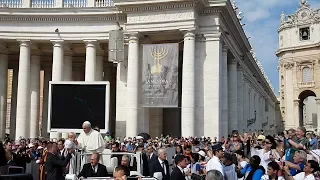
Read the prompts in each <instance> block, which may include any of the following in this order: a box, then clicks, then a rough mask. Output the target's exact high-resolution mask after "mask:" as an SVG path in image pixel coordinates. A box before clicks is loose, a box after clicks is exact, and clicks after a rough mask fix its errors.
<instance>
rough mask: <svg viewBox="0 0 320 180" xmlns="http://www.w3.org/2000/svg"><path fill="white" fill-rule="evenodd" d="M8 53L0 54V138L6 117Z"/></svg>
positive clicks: (0, 137) (3, 132)
mask: <svg viewBox="0 0 320 180" xmlns="http://www.w3.org/2000/svg"><path fill="white" fill-rule="evenodd" d="M7 89H8V55H7V54H0V139H4V138H5V132H6V117H7Z"/></svg>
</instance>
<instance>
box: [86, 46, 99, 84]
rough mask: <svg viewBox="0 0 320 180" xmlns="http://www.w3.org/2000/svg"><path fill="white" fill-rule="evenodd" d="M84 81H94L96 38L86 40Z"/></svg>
mask: <svg viewBox="0 0 320 180" xmlns="http://www.w3.org/2000/svg"><path fill="white" fill-rule="evenodd" d="M84 42H85V44H86V77H85V80H86V81H95V71H96V58H97V53H96V43H97V41H96V40H86V41H84Z"/></svg>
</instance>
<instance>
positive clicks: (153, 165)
mask: <svg viewBox="0 0 320 180" xmlns="http://www.w3.org/2000/svg"><path fill="white" fill-rule="evenodd" d="M166 159H167V153H166V149H165V148H160V149H159V150H158V159H156V160H154V161H151V162H150V164H149V173H150V176H152V177H153V175H154V173H156V172H161V173H162V179H163V180H169V179H170V171H169V163H168V161H167V160H166Z"/></svg>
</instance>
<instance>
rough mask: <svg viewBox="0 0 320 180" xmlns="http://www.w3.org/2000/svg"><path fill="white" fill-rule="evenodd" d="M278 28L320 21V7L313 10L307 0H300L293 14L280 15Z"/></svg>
mask: <svg viewBox="0 0 320 180" xmlns="http://www.w3.org/2000/svg"><path fill="white" fill-rule="evenodd" d="M280 22H281V25H280V30H281V29H282V28H286V27H293V26H297V25H303V24H309V23H317V22H320V9H317V10H313V9H312V8H310V5H309V4H308V2H307V1H304V0H302V1H301V2H300V5H299V8H298V10H297V11H296V13H295V14H292V15H288V16H285V14H284V13H282V14H281V15H280Z"/></svg>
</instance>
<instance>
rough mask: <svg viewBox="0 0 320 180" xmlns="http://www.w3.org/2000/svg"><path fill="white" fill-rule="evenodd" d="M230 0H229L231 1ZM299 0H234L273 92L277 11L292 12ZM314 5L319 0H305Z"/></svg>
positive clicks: (316, 5)
mask: <svg viewBox="0 0 320 180" xmlns="http://www.w3.org/2000/svg"><path fill="white" fill-rule="evenodd" d="M232 1H233V0H231V2H232ZM300 1H301V0H236V5H237V6H238V7H239V10H238V11H241V12H242V13H243V16H244V19H243V20H242V23H245V24H246V25H245V26H244V30H245V32H246V34H247V36H248V37H251V38H250V43H251V45H252V47H253V49H254V50H255V52H256V55H257V58H258V60H259V61H260V62H261V64H262V66H263V68H264V70H265V72H266V74H267V76H268V77H269V79H270V81H271V83H272V86H273V88H274V89H275V92H276V95H278V90H279V78H278V70H277V66H278V58H277V56H276V55H275V52H276V51H277V49H278V32H277V30H278V28H279V24H280V14H281V13H282V11H284V12H285V14H286V15H288V14H293V13H295V11H296V10H297V9H298V7H299V3H300ZM308 3H309V4H310V6H311V7H312V8H314V9H317V8H320V0H308Z"/></svg>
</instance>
